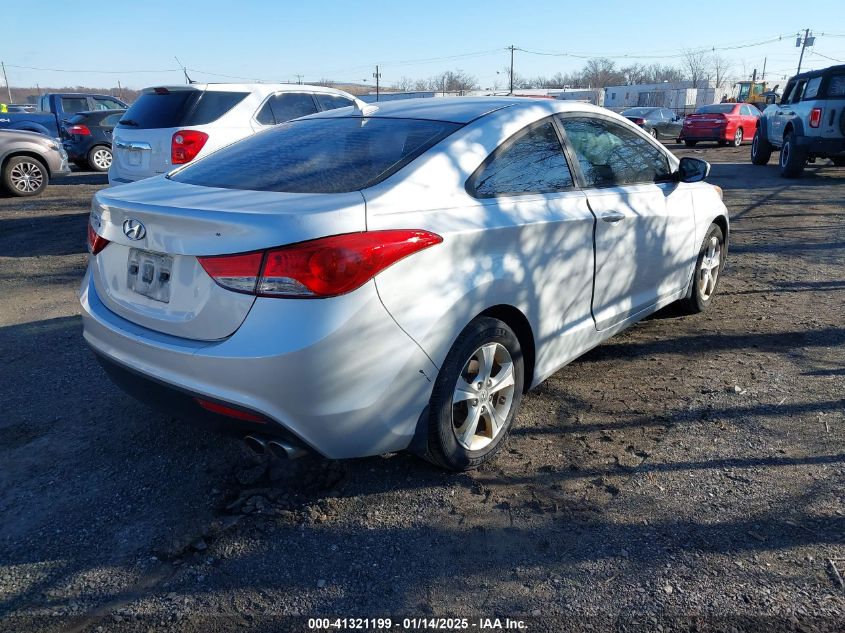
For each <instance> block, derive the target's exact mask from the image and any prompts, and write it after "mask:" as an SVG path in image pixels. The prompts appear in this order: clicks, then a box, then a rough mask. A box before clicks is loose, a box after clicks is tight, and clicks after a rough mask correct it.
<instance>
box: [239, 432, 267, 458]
mask: <svg viewBox="0 0 845 633" xmlns="http://www.w3.org/2000/svg"><path fill="white" fill-rule="evenodd" d="M244 444H246V445H247V447H249V448H250V449H251V450H252V452H253V453H255V454H256V455H264V454H265V453H266V452H267V442H265V441H264V440H262V439H261V438H260V437H256V436H255V435H247V436H246V437H245V438H244Z"/></svg>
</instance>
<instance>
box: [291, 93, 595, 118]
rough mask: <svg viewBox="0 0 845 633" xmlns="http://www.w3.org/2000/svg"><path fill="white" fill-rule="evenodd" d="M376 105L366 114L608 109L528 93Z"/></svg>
mask: <svg viewBox="0 0 845 633" xmlns="http://www.w3.org/2000/svg"><path fill="white" fill-rule="evenodd" d="M367 106H368V107H375V108H377V109H375V110H372V111H370V110H369V108H368V110H366V111H365V114H366V116H369V117H380V118H396V119H424V120H430V121H448V122H451V123H469V122H470V121H474V120H475V119H478V118H479V117H483V116H485V115H488V114H490V113H492V112H496V111H498V110H502V109H504V108H520V109H529V108H538V107H539V108H543V109H544V110H546V111H547V112H548V113H549V114H553V113H555V112H573V111H574V112H603V113H605V114H607V113H608V112H610V111H609V110H606V109H604V108H599V107H597V106H593V105H590V104H586V103H573V102H566V101H561V100H555V99H539V98H530V97H418V98H414V99H396V100H394V101H379V102H376V103H369V104H367ZM348 116H350V109H349V108H337V109H335V110H326V111H324V112H318V113H317V114H311V115H309V116H307V117H303V118H304V119H323V118H340V117H348Z"/></svg>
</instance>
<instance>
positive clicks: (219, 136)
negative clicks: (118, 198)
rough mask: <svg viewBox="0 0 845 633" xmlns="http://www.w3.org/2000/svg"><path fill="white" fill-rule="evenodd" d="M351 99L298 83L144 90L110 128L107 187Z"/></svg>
mask: <svg viewBox="0 0 845 633" xmlns="http://www.w3.org/2000/svg"><path fill="white" fill-rule="evenodd" d="M353 99H354V98H353V97H352V95H350V94H349V93H346V92H343V91H342V90H335V89H334V88H323V87H321V86H305V85H297V84H182V85H176V86H161V87H157V88H145V89H144V90H143V91H142V92H141V95H140V96H139V97H138V100H137V101H135V103H133V104H132V106H130V108H129V109H128V110H127V111H126V114H124V115H123V117H121V119H120V121H119V122H118V124H117V126H116V127H115V128H114V133H113V140H112V147H113V154H114V160H113V161H112V164H111V168H110V169H109V184H110V185H120V184H125V183H128V182H134V181H136V180H141V179H143V178H149V177H150V176H156V175H158V174H165V173H167V172H169V171H170V170H172V169H173V168H174V167H178V166H179V165H184V164H185V163H188V162H190V161H192V160H194V159H196V158H201V157H203V156H206V155H208V154H210V153H211V152H214V151H216V150H218V149H220V148H221V147H225V146H226V145H229V144H231V143H234V142H235V141H239V140H240V139H242V138H246V137H247V136H251V135H252V134H255V133H256V132H260V131H261V130H264V129H266V128H268V127H271V126H273V125H276V124H277V123H282V122H284V121H289V120H291V119H295V118H297V117H301V116H305V115H307V114H314V113H315V112H320V111H323V110H333V109H334V108H342V107H345V106H351V105H353V104H354V101H353Z"/></svg>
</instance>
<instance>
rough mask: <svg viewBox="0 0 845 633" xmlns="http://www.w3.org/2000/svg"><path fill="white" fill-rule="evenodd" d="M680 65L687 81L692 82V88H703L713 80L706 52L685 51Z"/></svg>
mask: <svg viewBox="0 0 845 633" xmlns="http://www.w3.org/2000/svg"><path fill="white" fill-rule="evenodd" d="M681 65H682V68H683V70H684V74H685V75H686V76H687V79H689V80H690V81H691V82H692V87H693V88H704V87H705V85H706V84H707V83H708V82H709V81H710V80H711V79H712V78H713V70H712V66H711V65H710V60H709V55H708V54H707V52H706V51H703V50H701V49H699V50H691V49H685V50H684V54H683V57H682V58H681Z"/></svg>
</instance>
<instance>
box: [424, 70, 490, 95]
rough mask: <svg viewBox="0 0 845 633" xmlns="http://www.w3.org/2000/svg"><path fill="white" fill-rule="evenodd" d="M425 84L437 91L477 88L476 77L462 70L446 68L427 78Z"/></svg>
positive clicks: (460, 90) (463, 90) (464, 90)
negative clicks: (442, 71)
mask: <svg viewBox="0 0 845 633" xmlns="http://www.w3.org/2000/svg"><path fill="white" fill-rule="evenodd" d="M417 84H419V82H417ZM427 85H428V89H429V90H436V91H438V92H466V91H468V90H476V89H477V88H478V79H476V78H475V77H473V76H472V75H470V74H468V73H465V72H464V71H462V70H447V71H446V72H444V73H441V74H439V75H437V76H435V77H432V78H431V79H429V80H428V83H427Z"/></svg>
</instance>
